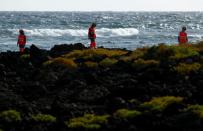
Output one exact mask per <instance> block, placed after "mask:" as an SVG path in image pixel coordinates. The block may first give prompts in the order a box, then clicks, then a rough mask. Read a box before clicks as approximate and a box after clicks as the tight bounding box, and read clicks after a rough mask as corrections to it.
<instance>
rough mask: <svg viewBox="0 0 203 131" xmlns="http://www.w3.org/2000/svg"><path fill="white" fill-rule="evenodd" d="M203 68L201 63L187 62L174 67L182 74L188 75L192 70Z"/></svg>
mask: <svg viewBox="0 0 203 131" xmlns="http://www.w3.org/2000/svg"><path fill="white" fill-rule="evenodd" d="M200 68H201V64H199V63H192V64H186V63H179V64H178V65H177V66H176V67H174V70H175V71H176V72H177V73H178V74H181V75H186V74H189V73H191V72H197V71H199V70H200Z"/></svg>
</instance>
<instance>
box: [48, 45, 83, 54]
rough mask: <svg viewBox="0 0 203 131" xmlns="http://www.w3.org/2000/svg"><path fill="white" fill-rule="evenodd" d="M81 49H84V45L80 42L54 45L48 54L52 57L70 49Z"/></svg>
mask: <svg viewBox="0 0 203 131" xmlns="http://www.w3.org/2000/svg"><path fill="white" fill-rule="evenodd" d="M82 49H86V47H85V46H84V45H83V44H81V43H76V44H69V45H68V44H62V45H55V46H54V47H53V48H51V50H50V55H51V56H52V57H57V56H61V55H63V54H66V53H69V52H70V51H72V50H82Z"/></svg>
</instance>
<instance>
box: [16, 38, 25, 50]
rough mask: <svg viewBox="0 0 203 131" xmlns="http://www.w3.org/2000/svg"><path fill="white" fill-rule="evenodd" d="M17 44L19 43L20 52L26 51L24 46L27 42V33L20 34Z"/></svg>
mask: <svg viewBox="0 0 203 131" xmlns="http://www.w3.org/2000/svg"><path fill="white" fill-rule="evenodd" d="M17 44H18V45H19V49H20V53H23V52H24V47H25V44H26V36H25V35H19V36H18V43H17Z"/></svg>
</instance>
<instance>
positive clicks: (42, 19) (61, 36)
mask: <svg viewBox="0 0 203 131" xmlns="http://www.w3.org/2000/svg"><path fill="white" fill-rule="evenodd" d="M91 22H96V23H97V29H96V33H97V40H96V41H97V45H98V46H104V47H107V48H126V49H130V50H133V49H135V48H138V47H143V46H152V45H155V44H158V43H165V44H169V45H170V44H176V43H177V35H178V32H179V31H180V30H181V27H182V26H186V27H187V32H188V36H189V41H190V42H196V41H200V40H201V39H202V36H203V12H0V51H7V50H18V48H17V46H16V41H17V36H18V30H19V29H24V31H25V34H26V35H27V39H28V43H27V45H26V46H27V47H29V46H30V45H31V44H35V45H37V46H39V47H40V48H43V49H50V48H51V47H52V46H53V45H55V44H65V43H66V44H71V43H78V42H80V43H83V44H85V45H86V46H88V45H89V40H88V39H87V30H88V27H89V25H90V23H91Z"/></svg>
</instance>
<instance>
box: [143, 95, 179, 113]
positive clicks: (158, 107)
mask: <svg viewBox="0 0 203 131" xmlns="http://www.w3.org/2000/svg"><path fill="white" fill-rule="evenodd" d="M182 101H183V98H182V97H175V96H164V97H154V98H152V99H151V100H150V101H149V102H144V103H143V104H142V105H141V107H144V108H146V109H149V110H152V111H163V110H165V109H166V108H167V107H168V106H170V105H172V104H181V103H182Z"/></svg>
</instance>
